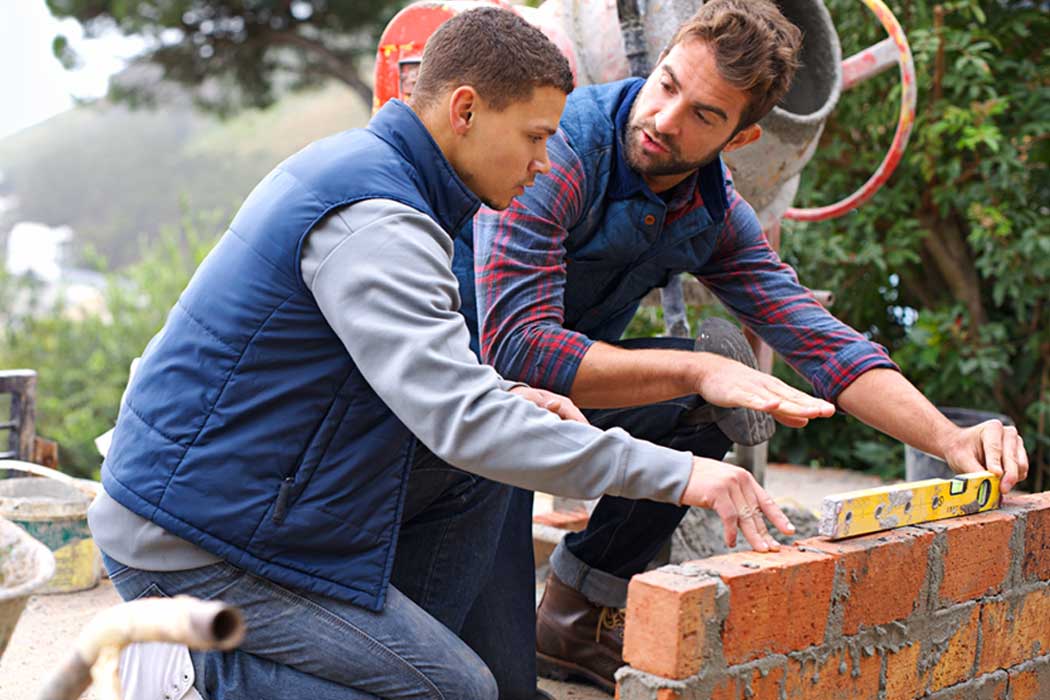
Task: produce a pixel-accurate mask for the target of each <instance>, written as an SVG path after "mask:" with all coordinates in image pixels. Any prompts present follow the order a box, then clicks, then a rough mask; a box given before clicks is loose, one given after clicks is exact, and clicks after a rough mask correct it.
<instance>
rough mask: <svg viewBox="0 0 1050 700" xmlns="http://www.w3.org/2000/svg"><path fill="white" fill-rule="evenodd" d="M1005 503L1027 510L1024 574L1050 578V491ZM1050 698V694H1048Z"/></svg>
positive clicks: (1037, 578)
mask: <svg viewBox="0 0 1050 700" xmlns="http://www.w3.org/2000/svg"><path fill="white" fill-rule="evenodd" d="M1003 504H1004V505H1007V506H1013V507H1016V508H1022V509H1024V510H1025V511H1026V512H1025V528H1024V560H1023V574H1024V577H1025V579H1026V580H1028V581H1047V580H1050V491H1047V492H1045V493H1033V494H1028V495H1025V496H1007V497H1006V498H1005V499H1003ZM1047 697H1048V698H1050V695H1047Z"/></svg>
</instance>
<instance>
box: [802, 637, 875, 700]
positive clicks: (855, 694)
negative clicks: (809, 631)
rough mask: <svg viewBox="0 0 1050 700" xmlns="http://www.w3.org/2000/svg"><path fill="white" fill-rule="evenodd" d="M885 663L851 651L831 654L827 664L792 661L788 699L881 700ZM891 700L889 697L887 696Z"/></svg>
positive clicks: (812, 661) (826, 661)
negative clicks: (881, 671) (880, 676)
mask: <svg viewBox="0 0 1050 700" xmlns="http://www.w3.org/2000/svg"><path fill="white" fill-rule="evenodd" d="M881 668H882V660H881V659H880V658H879V657H878V656H877V655H876V656H867V655H865V654H863V653H859V656H857V657H854V656H853V655H851V654H850V653H849V652H848V651H847V650H845V649H842V650H841V651H839V652H837V653H834V654H831V655H829V656H828V658H827V659H825V660H824V661H823V662H821V661H814V660H809V661H804V662H800V661H798V660H795V659H792V660H789V661H788V670H787V681H786V686H787V697H789V698H791V700H877V698H878V696H879V672H880V670H881ZM887 697H889V696H887Z"/></svg>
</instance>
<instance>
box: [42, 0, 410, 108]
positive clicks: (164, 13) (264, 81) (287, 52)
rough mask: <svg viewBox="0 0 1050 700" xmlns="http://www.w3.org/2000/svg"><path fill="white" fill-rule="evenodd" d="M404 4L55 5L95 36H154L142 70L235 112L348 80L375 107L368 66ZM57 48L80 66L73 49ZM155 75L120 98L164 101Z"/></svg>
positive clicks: (129, 85) (80, 0)
mask: <svg viewBox="0 0 1050 700" xmlns="http://www.w3.org/2000/svg"><path fill="white" fill-rule="evenodd" d="M401 4H403V3H401V2H397V1H395V0H353V2H343V1H341V0H340V1H337V0H168V1H167V2H163V3H157V2H146V1H143V0H139V1H137V2H135V1H129V0H47V5H48V7H49V8H50V10H51V12H52V14H54V15H55V17H59V18H64V17H72V18H73V19H76V20H77V21H78V22H80V23H81V25H83V27H84V30H85V33H86V34H87V35H88V36H94V35H97V34H98V33H100V32H104V31H107V30H110V29H112V28H116V29H117V30H118V31H120V32H121V33H122V34H125V35H135V36H141V37H144V38H146V39H147V40H148V41H149V48H148V49H147V51H146V53H145V54H144V55H143V56H142V58H141V61H140V63H143V64H149V65H152V66H156V67H159V68H160V69H161V71H162V75H163V78H164V79H165V80H167V81H171V82H175V83H179V84H181V85H184V86H187V87H190V88H193V89H194V95H195V98H196V101H197V103H198V104H199V105H201V106H202V107H205V108H207V109H210V110H213V111H217V112H219V113H223V114H225V113H230V112H234V111H237V110H239V109H241V108H243V107H246V106H251V107H265V106H268V105H270V104H272V103H273V102H274V101H275V100H276V99H277V98H278V97H279V96H280V94H281V93H282V92H283V91H284V90H285V89H289V88H290V89H297V88H302V87H308V86H317V85H319V84H321V83H322V82H324V81H326V80H330V79H335V80H339V81H341V82H343V83H344V84H345V85H347V86H348V87H349V88H350V89H351V90H353V92H354V93H355V94H356V95H358V96H359V97H360V98H361V100H362V101H364V103H365V104H367V105H371V103H372V88H371V86H370V85H369V83H368V82H367V81H366V80H364V79H363V78H362V77H361V75H360V67H361V66H360V62H361V60H362V59H363V58H364V59H367V58H371V57H373V56H375V50H376V40H377V39H378V38H379V34H380V33H381V31H382V28H383V27H384V26H385V24H386V23H387V22H388V21H389V20H390V18H391V17H392V16H393V15H394V13H395V12H396V10H397V8H398V7H399V6H400V5H401ZM53 49H54V51H55V54H56V55H57V56H58V58H59V60H61V61H62V63H63V65H66V66H67V67H69V66H73V65H76V63H77V59H76V56H75V55H73V53H72V49H71V47H70V45H69V42H68V41H67V40H66V39H65V37H63V36H59V37H56V38H55V41H54V42H53ZM158 87H159V84H158V82H157V81H156V80H155V76H153V75H150V74H149V73H148V72H147V73H146V74H145V75H131V76H129V77H128V79H126V80H120V81H115V82H114V83H113V84H112V85H111V88H110V92H111V96H112V97H114V98H118V99H122V100H124V101H126V102H129V103H132V104H153V103H155V102H156V101H157V99H156V98H157V92H156V91H157V89H158Z"/></svg>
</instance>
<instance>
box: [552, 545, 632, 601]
mask: <svg viewBox="0 0 1050 700" xmlns="http://www.w3.org/2000/svg"><path fill="white" fill-rule="evenodd" d="M550 563H551V571H552V572H553V573H554V575H555V576H557V577H558V580H559V581H561V582H562V583H564V584H565V585H566V586H568V587H569V588H572V589H574V590H576V591H578V592H579V593H582V594H583V596H584V597H585V598H586V599H587V600H589V601H590V602H591V603H592V604H593V605H601V606H603V607H607V608H624V607H627V584H628V583H629V581H628V580H627V579H625V578H620V577H619V576H613V575H612V574H610V573H606V572H605V571H601V570H599V569H595V568H593V567H591V566H589V565H587V564H586V563H584V562H583V561H582V560H581V559H580V558H579V557H577V556H576V555H575V554H573V553H572V552H570V551H569V548H568V547H566V546H565V540H564V539H563V540H562V541H561V542H559V543H558V546H557V547H555V548H554V551H553V552H552V553H551V558H550Z"/></svg>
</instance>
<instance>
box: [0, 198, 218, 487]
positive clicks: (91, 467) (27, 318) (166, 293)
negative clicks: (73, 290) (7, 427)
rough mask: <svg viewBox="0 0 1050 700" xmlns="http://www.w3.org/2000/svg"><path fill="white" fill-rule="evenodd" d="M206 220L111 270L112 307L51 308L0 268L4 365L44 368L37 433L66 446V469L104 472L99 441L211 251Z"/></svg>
mask: <svg viewBox="0 0 1050 700" xmlns="http://www.w3.org/2000/svg"><path fill="white" fill-rule="evenodd" d="M202 230H204V231H215V230H216V222H215V221H212V220H210V219H208V220H205V219H203V218H200V219H197V220H196V221H187V222H185V223H184V225H183V226H182V228H181V230H179V229H167V230H166V231H165V232H164V233H163V234H162V235H161V236H160V238H159V240H158V241H155V242H154V243H153V244H152V245H151V246H150V247H149V248H148V249H147V250H145V251H144V253H143V256H142V259H141V260H140V262H138V263H136V264H134V265H132V266H130V267H128V268H126V269H124V270H123V271H122V272H121V274H120V275H119V276H117V275H110V276H109V277H108V281H107V285H106V289H105V309H104V310H102V311H97V310H96V311H90V310H89V311H85V310H83V309H80V310H78V309H74V308H71V307H69V306H67V305H65V304H62V303H57V304H54V305H51V306H50V307H42V305H41V302H40V296H39V292H40V291H41V290H40V286H39V284H37V283H33V282H32V281H29V280H24V279H19V280H16V279H13V278H11V277H10V276H5V275H4V274H3V272H2V271H0V321H2V325H0V367H2V368H25V369H33V370H36V372H37V375H38V377H37V433H39V434H40V435H43V436H45V437H47V438H50V439H52V440H57V441H58V443H59V462H60V467H61V468H62V471H65V472H68V473H70V474H74V475H76V476H84V477H96V478H97V476H98V469H99V466H100V464H101V457H100V456H99V454H98V451H97V450H96V448H95V445H94V439H95V438H96V437H97V436H99V435H101V434H102V433H104V432H106V431H107V430H109V429H110V428H112V427H113V424H114V422H115V420H116V416H117V410H118V408H119V405H120V397H121V394H122V393H123V391H124V386H125V384H126V382H127V379H128V369H129V367H130V365H131V361H132V359H134V358H135V357H137V356H138V355H139V354H141V352H142V350H143V348H145V347H146V343H148V342H149V339H150V338H151V337H153V335H154V334H155V333H156V332H157V331H158V330H160V327H161V326H162V325H163V324H164V319H165V317H166V315H167V313H168V310H169V309H170V308H171V307H172V306H173V305H174V303H175V300H176V299H177V298H178V296H179V294H180V293H181V292H182V290H183V288H185V286H186V284H187V283H188V282H189V279H190V276H191V275H192V274H193V271H194V270H195V269H196V268H197V266H198V265H199V264H200V262H201V260H203V259H204V256H205V255H206V254H207V253H208V251H209V250H210V249H211V247H212V245H213V243H214V239H213V238H212V237H211V235H210V234H209V235H202V234H201V233H199V231H202Z"/></svg>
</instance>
